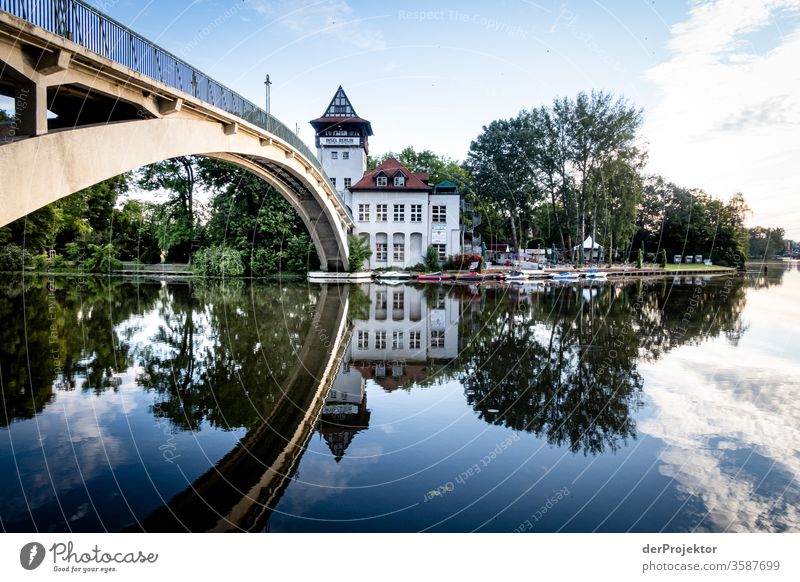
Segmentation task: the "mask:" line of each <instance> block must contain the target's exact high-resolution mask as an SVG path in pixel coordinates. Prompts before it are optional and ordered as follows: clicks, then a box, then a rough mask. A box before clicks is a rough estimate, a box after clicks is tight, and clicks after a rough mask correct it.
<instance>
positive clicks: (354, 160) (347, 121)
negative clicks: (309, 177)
mask: <svg viewBox="0 0 800 582" xmlns="http://www.w3.org/2000/svg"><path fill="white" fill-rule="evenodd" d="M310 123H311V125H312V126H313V127H314V131H315V132H316V136H315V140H314V141H315V143H316V146H317V158H318V159H319V161H320V162H321V163H322V169H323V170H325V173H326V174H327V175H328V177H329V178H330V179H331V181H332V182H333V185H334V186H336V189H337V190H339V193H340V194H341V195H342V196H343V197H344V201H345V204H347V206H348V207H350V208H351V210H352V206H351V204H350V192H349V190H348V188H349V187H350V186H351V185H352V184H355V183H356V182H358V181H359V180H360V179H361V177H362V176H363V175H364V172H365V171H366V169H367V154H368V153H369V136H371V135H372V126H371V125H370V123H369V121H367V120H366V119H361V118H360V117H359V116H358V115H357V114H356V112H355V110H354V109H353V106H352V105H351V104H350V100H349V99H348V98H347V95H345V92H344V89H342V88H341V86H340V87H339V88H338V89H337V90H336V94H335V95H334V96H333V99H332V100H331V102H330V104H329V105H328V108H327V109H326V110H325V113H323V114H322V117H318V118H317V119H312V120H311V122H310Z"/></svg>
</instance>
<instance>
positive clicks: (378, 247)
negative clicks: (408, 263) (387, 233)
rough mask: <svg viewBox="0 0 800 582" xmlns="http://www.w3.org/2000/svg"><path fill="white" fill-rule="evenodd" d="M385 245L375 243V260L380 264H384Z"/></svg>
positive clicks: (386, 250)
mask: <svg viewBox="0 0 800 582" xmlns="http://www.w3.org/2000/svg"><path fill="white" fill-rule="evenodd" d="M386 246H387V245H386V243H375V260H376V261H380V262H386V253H387V252H388V249H387V248H386Z"/></svg>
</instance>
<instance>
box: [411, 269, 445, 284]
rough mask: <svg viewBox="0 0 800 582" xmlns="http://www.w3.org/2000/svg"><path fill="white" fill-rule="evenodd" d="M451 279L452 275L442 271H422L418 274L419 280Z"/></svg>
mask: <svg viewBox="0 0 800 582" xmlns="http://www.w3.org/2000/svg"><path fill="white" fill-rule="evenodd" d="M447 279H450V275H445V274H444V273H442V272H441V271H436V272H435V273H420V274H419V275H417V281H422V282H425V281H434V282H437V281H445V280H447Z"/></svg>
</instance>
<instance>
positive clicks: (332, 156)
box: [331, 152, 339, 160]
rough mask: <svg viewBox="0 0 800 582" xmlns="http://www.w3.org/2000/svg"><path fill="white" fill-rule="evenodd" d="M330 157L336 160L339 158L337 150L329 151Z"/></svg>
mask: <svg viewBox="0 0 800 582" xmlns="http://www.w3.org/2000/svg"><path fill="white" fill-rule="evenodd" d="M331 159H332V160H338V159H339V152H331Z"/></svg>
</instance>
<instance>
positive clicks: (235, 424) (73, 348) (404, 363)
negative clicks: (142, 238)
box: [0, 265, 800, 532]
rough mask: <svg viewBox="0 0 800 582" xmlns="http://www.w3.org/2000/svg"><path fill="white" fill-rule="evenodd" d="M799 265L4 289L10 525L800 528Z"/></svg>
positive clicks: (1, 346)
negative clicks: (622, 276)
mask: <svg viewBox="0 0 800 582" xmlns="http://www.w3.org/2000/svg"><path fill="white" fill-rule="evenodd" d="M799 293H800V271H798V270H797V268H796V266H793V265H788V266H777V265H775V266H770V270H769V273H768V275H767V276H763V275H758V276H757V275H753V274H751V275H750V276H748V277H746V278H744V277H735V276H731V277H722V278H715V279H704V278H700V277H692V278H689V277H680V278H676V279H674V280H672V279H669V280H651V281H640V282H633V283H625V284H623V283H613V284H611V283H608V284H600V285H597V284H595V285H594V286H589V285H580V284H578V285H576V284H573V285H563V284H562V285H559V284H551V283H543V284H530V285H525V286H515V287H502V286H488V285H487V286H453V287H445V286H435V285H429V286H409V285H399V286H386V285H374V284H372V285H362V286H358V287H356V286H351V287H347V286H330V287H321V286H317V285H309V284H300V283H291V284H288V283H285V284H277V283H275V284H256V283H254V284H249V283H241V282H235V283H234V284H233V285H231V284H228V285H225V286H222V285H207V284H197V283H195V284H190V283H188V282H160V281H146V280H142V281H130V280H120V279H112V280H107V279H74V278H52V279H47V278H26V279H25V280H24V281H23V280H22V279H14V278H11V277H5V278H4V279H3V280H2V281H1V282H0V316H1V317H2V322H3V324H2V327H0V380H1V381H2V384H1V385H0V387H1V388H2V404H3V408H2V410H0V474H2V475H3V478H2V479H0V526H2V528H3V530H5V531H119V530H130V531H142V530H146V531H185V530H189V531H201V530H203V531H204V530H216V531H220V530H222V531H224V530H242V529H244V530H256V531H423V530H424V531H474V530H478V531H499V532H509V531H546V532H550V531H579V532H586V531H679V532H683V531H795V532H797V531H800V509H798V508H800V481H798V476H800V438H798V437H800V435H799V434H798V423H797V419H798V418H800V382H799V381H798V378H800V356H798V352H797V346H798V345H800V327H799V326H798V323H800V306H798V302H797V298H798V296H800V294H799Z"/></svg>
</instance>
